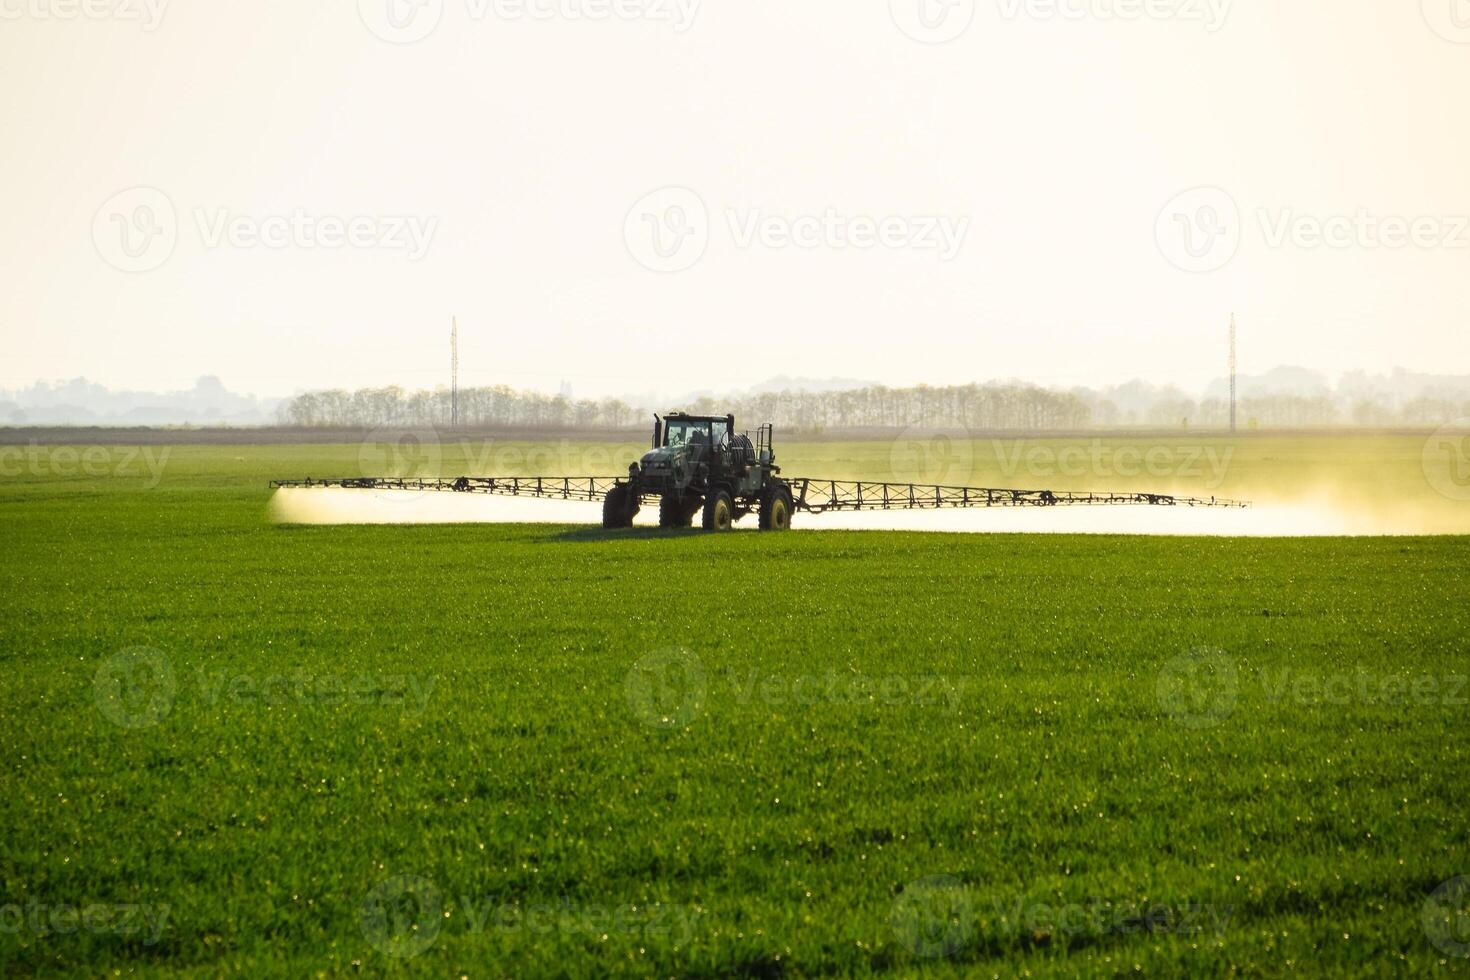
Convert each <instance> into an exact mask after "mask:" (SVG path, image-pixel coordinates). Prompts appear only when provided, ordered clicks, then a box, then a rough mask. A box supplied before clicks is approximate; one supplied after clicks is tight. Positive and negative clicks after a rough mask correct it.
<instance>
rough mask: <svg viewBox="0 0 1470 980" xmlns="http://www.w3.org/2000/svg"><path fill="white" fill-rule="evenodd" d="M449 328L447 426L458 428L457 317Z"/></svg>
mask: <svg viewBox="0 0 1470 980" xmlns="http://www.w3.org/2000/svg"><path fill="white" fill-rule="evenodd" d="M450 323H451V326H450V328H449V427H450V428H451V429H457V428H459V317H452V318H451V319H450Z"/></svg>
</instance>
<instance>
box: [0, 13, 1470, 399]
mask: <svg viewBox="0 0 1470 980" xmlns="http://www.w3.org/2000/svg"><path fill="white" fill-rule="evenodd" d="M0 78H3V81H4V84H3V85H0V133H3V134H4V139H3V146H0V177H3V179H0V204H3V209H4V214H5V218H6V220H5V221H4V223H3V226H0V268H3V270H4V276H5V286H6V288H4V289H3V290H0V351H3V356H0V387H3V388H12V389H13V388H17V387H21V386H24V385H28V384H30V383H31V382H33V381H36V380H38V379H46V380H55V379H62V378H73V377H78V376H85V377H87V378H89V379H91V380H93V381H96V382H100V383H103V384H105V385H108V386H110V387H114V388H134V389H154V390H170V389H179V388H187V387H189V386H190V385H191V384H192V383H193V380H194V379H195V378H196V377H197V376H199V375H203V374H212V375H217V376H219V377H220V378H221V379H222V380H223V382H224V383H225V385H226V386H227V387H229V388H230V389H232V390H235V391H248V392H254V393H257V394H262V395H284V394H290V393H293V392H296V391H300V390H305V389H313V388H326V387H347V388H356V387H362V386H369V385H385V384H399V385H403V386H405V387H410V388H418V387H433V386H435V385H439V384H447V382H448V364H449V351H448V346H449V345H448V341H449V327H450V318H451V317H452V316H455V317H458V321H459V325H460V349H461V350H460V353H461V358H460V359H461V383H462V384H465V385H481V384H485V385H488V384H509V385H512V386H515V387H521V388H536V389H541V390H547V391H555V390H557V388H558V387H559V386H560V385H561V384H562V383H564V382H565V383H567V384H570V385H571V386H572V389H573V391H574V392H575V393H576V394H577V395H578V396H582V397H602V396H606V395H614V394H623V393H629V392H668V393H677V392H686V391H689V390H694V389H701V390H716V391H719V390H733V389H737V388H741V387H744V386H748V385H751V384H755V383H757V382H760V381H763V380H765V379H767V378H770V377H772V376H775V375H789V376H794V377H811V378H825V377H845V378H858V379H864V380H870V381H878V382H883V383H887V384H891V385H908V384H915V383H921V382H923V383H930V384H950V383H963V382H969V381H976V380H987V379H992V378H1019V379H1023V380H1027V381H1032V382H1036V383H1039V384H1046V385H1073V384H1076V385H1091V386H1097V385H1105V384H1110V383H1118V382H1122V381H1126V380H1128V379H1131V378H1143V379H1146V380H1151V381H1155V382H1173V383H1177V384H1180V385H1181V386H1184V387H1185V388H1187V389H1199V388H1202V387H1203V386H1204V385H1205V384H1206V383H1208V382H1209V381H1210V380H1211V379H1213V378H1215V377H1218V376H1219V375H1221V374H1222V373H1223V371H1224V365H1225V358H1226V332H1227V325H1228V320H1229V316H1230V314H1231V313H1232V312H1235V313H1236V314H1238V316H1239V322H1240V334H1241V369H1242V370H1243V371H1246V372H1260V371H1264V370H1266V369H1268V368H1270V367H1273V366H1275V365H1278V364H1301V365H1305V366H1308V367H1311V368H1315V369H1318V370H1321V371H1324V372H1327V373H1329V374H1333V373H1337V372H1341V371H1346V370H1349V369H1355V368H1365V369H1368V370H1372V371H1383V370H1387V369H1389V368H1391V367H1393V366H1396V365H1403V366H1405V367H1409V368H1412V369H1417V370H1429V371H1442V372H1445V373H1453V372H1459V373H1464V372H1466V371H1470V329H1467V327H1470V218H1467V217H1466V216H1470V179H1467V175H1470V130H1467V127H1466V125H1465V118H1466V117H1465V95H1466V93H1467V92H1470V0H1423V2H1422V3H1421V2H1420V0H1396V2H1394V3H1384V2H1383V0H1292V2H1290V3H1282V2H1280V0H1235V2H1231V0H862V2H853V0H799V2H792V0H740V2H738V3H736V2H732V0H702V2H701V0H321V2H315V3H302V2H300V0H252V2H245V3H232V4H221V3H218V2H209V3H205V2H203V0H171V2H170V0H0Z"/></svg>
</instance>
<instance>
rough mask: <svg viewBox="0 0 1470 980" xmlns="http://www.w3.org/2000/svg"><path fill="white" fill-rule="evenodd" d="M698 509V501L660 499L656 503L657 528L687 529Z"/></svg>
mask: <svg viewBox="0 0 1470 980" xmlns="http://www.w3.org/2000/svg"><path fill="white" fill-rule="evenodd" d="M698 507H699V499H698V498H695V499H694V500H692V501H690V500H679V499H676V498H674V497H660V498H659V501H658V526H659V527H665V528H680V527H688V526H689V525H690V524H693V523H694V512H695V511H696V510H697V509H698Z"/></svg>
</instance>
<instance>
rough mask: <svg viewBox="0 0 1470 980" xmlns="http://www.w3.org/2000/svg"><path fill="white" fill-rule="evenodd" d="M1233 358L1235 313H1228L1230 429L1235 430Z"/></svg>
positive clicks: (1234, 372)
mask: <svg viewBox="0 0 1470 980" xmlns="http://www.w3.org/2000/svg"><path fill="white" fill-rule="evenodd" d="M1237 367H1238V365H1237V363H1236V359H1235V314H1234V313H1232V314H1230V431H1231V432H1232V433H1234V432H1235V391H1236V371H1237Z"/></svg>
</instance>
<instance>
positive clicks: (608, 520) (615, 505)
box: [602, 483, 638, 530]
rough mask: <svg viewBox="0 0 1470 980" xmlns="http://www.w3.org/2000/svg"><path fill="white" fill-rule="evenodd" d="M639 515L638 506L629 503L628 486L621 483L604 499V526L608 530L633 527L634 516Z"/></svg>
mask: <svg viewBox="0 0 1470 980" xmlns="http://www.w3.org/2000/svg"><path fill="white" fill-rule="evenodd" d="M636 513H638V504H637V503H636V502H635V503H633V504H632V506H629V503H628V485H627V484H626V483H620V484H618V485H617V486H615V487H613V488H612V489H611V490H609V491H608V492H607V496H606V497H604V498H602V526H603V527H604V528H606V529H608V530H613V529H615V528H622V527H632V526H633V515H634V514H636Z"/></svg>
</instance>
